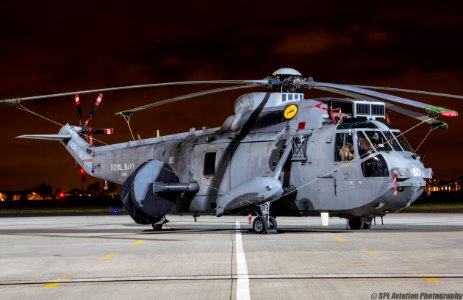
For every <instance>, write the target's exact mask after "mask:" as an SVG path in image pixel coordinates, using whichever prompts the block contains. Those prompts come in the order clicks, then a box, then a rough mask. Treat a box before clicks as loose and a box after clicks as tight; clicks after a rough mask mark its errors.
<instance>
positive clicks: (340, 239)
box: [333, 236, 347, 243]
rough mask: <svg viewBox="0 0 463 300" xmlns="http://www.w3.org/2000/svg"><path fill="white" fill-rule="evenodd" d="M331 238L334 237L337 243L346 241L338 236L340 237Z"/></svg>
mask: <svg viewBox="0 0 463 300" xmlns="http://www.w3.org/2000/svg"><path fill="white" fill-rule="evenodd" d="M333 239H334V240H335V241H336V242H339V243H345V242H347V240H345V239H343V238H340V237H337V236H336V237H334V238H333Z"/></svg>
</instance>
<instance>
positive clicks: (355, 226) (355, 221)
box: [349, 217, 364, 230]
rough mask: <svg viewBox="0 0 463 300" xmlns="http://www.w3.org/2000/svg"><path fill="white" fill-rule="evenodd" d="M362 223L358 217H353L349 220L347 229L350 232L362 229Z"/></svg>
mask: <svg viewBox="0 0 463 300" xmlns="http://www.w3.org/2000/svg"><path fill="white" fill-rule="evenodd" d="M363 225H364V222H363V219H362V218H360V217H353V218H351V219H349V228H350V229H352V230H359V229H361V228H363Z"/></svg>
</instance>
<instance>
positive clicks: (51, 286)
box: [43, 282, 61, 289]
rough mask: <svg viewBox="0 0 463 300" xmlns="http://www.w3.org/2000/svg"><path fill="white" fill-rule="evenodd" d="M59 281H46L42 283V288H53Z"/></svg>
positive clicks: (58, 284)
mask: <svg viewBox="0 0 463 300" xmlns="http://www.w3.org/2000/svg"><path fill="white" fill-rule="evenodd" d="M60 285H61V283H59V282H52V283H47V284H44V285H43V288H45V289H48V288H54V287H58V286H60Z"/></svg>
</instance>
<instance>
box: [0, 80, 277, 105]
mask: <svg viewBox="0 0 463 300" xmlns="http://www.w3.org/2000/svg"><path fill="white" fill-rule="evenodd" d="M196 84H245V85H250V86H267V85H268V84H269V81H268V80H265V79H264V80H203V81H178V82H163V83H152V84H139V85H127V86H118V87H110V88H102V89H91V90H82V91H75V92H66V93H57V94H49V95H40V96H31V97H22V98H21V97H18V98H10V99H1V100H0V104H8V105H16V106H17V105H19V104H20V103H21V102H22V101H28V100H39V99H47V98H55V97H62V96H71V95H75V94H90V93H96V92H100V93H101V92H110V91H121V90H133V89H145V88H154V87H163V86H178V85H196Z"/></svg>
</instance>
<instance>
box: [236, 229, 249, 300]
mask: <svg viewBox="0 0 463 300" xmlns="http://www.w3.org/2000/svg"><path fill="white" fill-rule="evenodd" d="M235 255H236V273H237V277H238V281H237V283H236V299H237V300H250V299H251V293H250V291H249V275H248V265H247V264H246V256H245V255H244V248H243V240H242V239H241V231H240V222H238V221H236V243H235Z"/></svg>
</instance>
